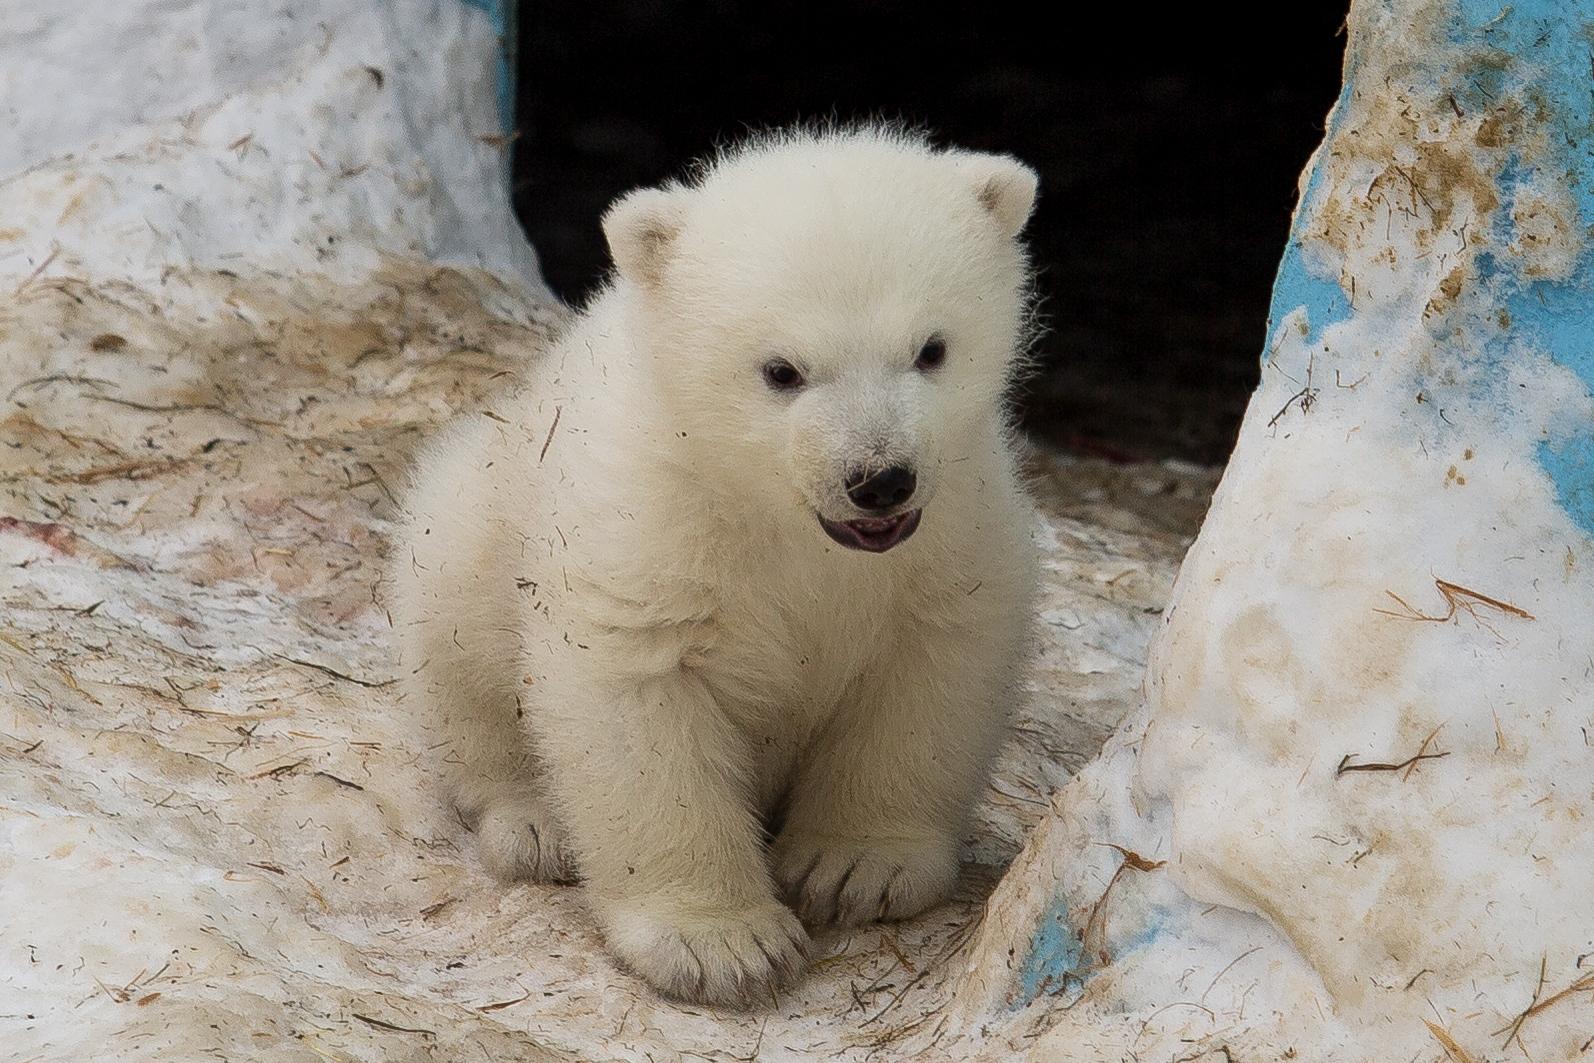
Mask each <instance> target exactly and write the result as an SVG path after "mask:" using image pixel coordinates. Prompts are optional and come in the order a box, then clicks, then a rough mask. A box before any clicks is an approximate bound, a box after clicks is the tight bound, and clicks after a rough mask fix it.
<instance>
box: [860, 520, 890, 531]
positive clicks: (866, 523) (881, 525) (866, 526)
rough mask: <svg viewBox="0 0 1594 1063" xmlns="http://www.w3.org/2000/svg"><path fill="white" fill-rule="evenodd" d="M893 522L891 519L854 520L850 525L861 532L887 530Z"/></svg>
mask: <svg viewBox="0 0 1594 1063" xmlns="http://www.w3.org/2000/svg"><path fill="white" fill-rule="evenodd" d="M893 523H894V522H893V521H891V520H855V521H853V522H852V526H853V527H854V528H857V529H858V530H859V531H863V532H883V531H886V530H888V529H889V528H890V527H891V525H892V524H893Z"/></svg>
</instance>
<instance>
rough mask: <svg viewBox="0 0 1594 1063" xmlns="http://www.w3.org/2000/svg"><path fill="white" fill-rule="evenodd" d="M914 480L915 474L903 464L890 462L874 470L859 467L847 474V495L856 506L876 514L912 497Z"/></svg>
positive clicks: (916, 479)
mask: <svg viewBox="0 0 1594 1063" xmlns="http://www.w3.org/2000/svg"><path fill="white" fill-rule="evenodd" d="M918 483H919V480H918V477H917V476H915V475H914V473H913V470H912V469H910V468H908V467H907V466H906V465H893V466H891V467H890V468H889V469H882V470H880V471H879V472H877V473H870V472H868V471H865V470H859V471H856V472H853V473H851V474H850V475H849V476H848V477H847V482H846V487H847V497H848V498H850V499H852V503H853V505H855V506H857V507H858V508H859V509H866V510H869V511H871V512H875V513H878V512H880V511H882V510H887V509H892V508H894V507H896V506H900V505H902V503H904V502H906V501H907V500H908V499H910V498H912V497H913V491H914V489H915V488H916V487H917V486H918Z"/></svg>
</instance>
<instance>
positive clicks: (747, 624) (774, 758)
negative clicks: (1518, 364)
mask: <svg viewBox="0 0 1594 1063" xmlns="http://www.w3.org/2000/svg"><path fill="white" fill-rule="evenodd" d="M902 597H903V596H902V595H901V594H900V592H899V591H898V590H897V588H896V587H895V586H893V584H892V583H891V582H890V581H883V580H878V579H869V578H863V579H851V580H849V579H845V578H834V577H829V578H827V576H826V575H824V574H821V575H815V574H813V573H812V572H810V573H808V574H807V578H802V577H801V576H794V575H793V574H791V573H786V572H772V573H766V574H764V575H763V576H761V577H758V578H753V579H749V580H747V581H746V582H745V583H744V584H743V585H742V586H741V588H740V589H739V591H738V592H737V593H735V594H730V595H726V596H724V597H723V598H722V600H721V602H720V609H719V611H718V616H717V617H716V623H715V625H714V636H713V638H712V639H711V641H710V644H709V645H708V646H707V647H706V652H705V653H704V655H703V659H702V661H701V666H700V667H701V674H703V675H704V677H705V678H706V679H708V681H709V683H710V685H711V686H712V687H713V688H714V689H715V691H716V693H717V695H718V698H719V701H720V704H721V708H722V709H723V710H724V711H725V712H726V714H727V715H728V716H730V717H731V719H732V720H734V721H735V722H736V723H737V725H738V726H740V727H741V728H742V730H743V731H744V733H745V734H746V735H747V738H748V741H749V745H750V747H751V748H752V750H753V753H754V756H755V759H757V760H758V762H759V763H760V769H761V770H760V775H761V776H762V777H763V779H764V780H768V781H770V783H771V785H773V780H774V779H776V778H778V777H781V776H784V774H785V773H786V772H787V771H788V770H789V768H790V765H791V763H792V762H793V760H794V758H796V757H797V756H798V755H799V754H800V753H801V751H802V749H803V748H805V747H806V746H807V745H808V744H809V742H810V741H811V740H812V739H813V737H814V736H815V735H816V734H818V733H819V732H820V731H821V730H822V729H823V728H824V727H825V725H826V724H827V723H828V722H829V721H830V720H831V719H832V718H833V717H834V715H835V714H836V712H837V711H838V710H839V709H840V708H842V707H843V706H845V705H847V704H848V703H850V701H851V699H852V698H854V697H855V696H856V694H857V691H858V690H859V689H860V687H861V686H862V685H863V683H864V681H865V680H866V679H867V677H868V675H869V673H870V671H871V670H872V669H874V668H878V667H880V663H881V661H882V660H885V659H887V658H888V655H889V654H891V653H892V652H893V650H894V648H895V647H896V646H897V643H898V640H899V639H900V637H901V631H902V624H903V622H904V618H903V616H902V609H901V604H902V601H901V600H902Z"/></svg>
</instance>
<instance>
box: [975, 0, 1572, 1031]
mask: <svg viewBox="0 0 1594 1063" xmlns="http://www.w3.org/2000/svg"><path fill="white" fill-rule="evenodd" d="M1349 28H1350V37H1349V50H1348V58H1347V63H1346V85H1345V92H1344V95H1343V96H1342V98H1341V99H1340V101H1339V103H1338V105H1337V106H1336V107H1335V109H1334V112H1333V115H1332V116H1331V120H1330V124H1329V130H1328V135H1327V139H1326V140H1325V142H1324V144H1323V146H1322V148H1321V149H1320V150H1319V151H1318V153H1317V155H1316V157H1315V158H1314V160H1313V162H1312V164H1311V166H1310V167H1309V168H1308V172H1307V177H1306V179H1305V186H1304V188H1303V193H1302V195H1303V198H1302V202H1301V205H1300V207H1299V210H1298V213H1297V217H1296V220H1295V225H1294V231H1293V235H1292V237H1291V241H1290V244H1289V247H1288V248H1287V250H1286V254H1285V258H1284V263H1283V266H1282V268H1281V270H1280V274H1279V279H1278V283H1277V286H1276V289H1275V298H1274V306H1273V315H1272V320H1271V322H1270V326H1269V328H1270V331H1269V335H1268V340H1267V348H1266V363H1265V370H1264V374H1263V383H1262V385H1261V387H1260V388H1259V389H1258V391H1257V393H1256V395H1255V396H1254V397H1253V399H1252V402H1251V405H1250V409H1249V413H1248V415H1247V417H1246V420H1245V423H1244V427H1243V429H1242V431H1241V436H1240V443H1239V446H1238V448H1237V450H1236V451H1235V454H1234V458H1233V460H1232V462H1231V464H1230V466H1229V468H1228V470H1227V472H1226V473H1225V475H1224V479H1223V482H1222V484H1221V486H1220V487H1219V489H1218V492H1217V495H1216V497H1215V499H1214V502H1213V507H1212V511H1211V513H1210V515H1209V517H1208V519H1207V521H1206V523H1205V525H1204V526H1203V528H1202V531H1201V535H1200V538H1199V539H1198V541H1197V543H1196V545H1195V546H1194V547H1193V548H1192V550H1191V552H1190V554H1189V556H1188V557H1187V558H1186V560H1185V563H1184V566H1183V568H1182V570H1181V572H1180V575H1179V581H1178V586H1177V589H1176V591H1175V594H1174V598H1173V602H1172V604H1171V605H1170V606H1169V609H1168V613H1167V621H1166V624H1165V626H1164V628H1163V630H1162V631H1161V632H1160V634H1159V635H1158V637H1157V641H1156V643H1155V645H1154V648H1153V652H1152V659H1151V664H1150V669H1149V674H1148V680H1147V690H1146V694H1147V707H1146V710H1145V712H1144V713H1143V714H1142V715H1141V716H1140V717H1139V718H1138V719H1136V720H1135V721H1134V722H1132V723H1130V724H1128V725H1126V726H1125V728H1124V729H1123V730H1122V731H1121V732H1120V733H1119V734H1118V735H1117V736H1116V737H1115V738H1114V739H1113V740H1112V741H1111V742H1110V743H1109V745H1108V751H1107V753H1106V754H1105V755H1104V757H1103V758H1102V760H1101V761H1100V762H1098V763H1097V764H1095V765H1092V767H1091V768H1090V769H1088V770H1087V771H1086V772H1085V773H1084V774H1083V776H1082V777H1081V778H1079V779H1078V780H1076V781H1075V782H1074V783H1073V784H1072V785H1071V786H1070V787H1069V788H1068V789H1067V790H1066V791H1064V793H1063V794H1062V795H1060V797H1059V798H1058V800H1057V802H1056V804H1055V806H1054V814H1053V816H1052V818H1051V819H1050V820H1049V821H1048V823H1047V824H1046V825H1045V827H1044V828H1043V829H1042V831H1041V832H1040V833H1039V834H1038V836H1037V838H1036V839H1035V840H1034V841H1033V842H1032V844H1031V846H1030V848H1029V849H1028V850H1027V852H1026V853H1025V854H1024V856H1023V857H1021V858H1020V861H1019V863H1018V864H1017V865H1016V867H1015V868H1014V870H1013V872H1012V873H1011V874H1010V875H1009V877H1008V879H1007V880H1006V881H1004V883H1003V884H1002V885H1001V887H1000V888H999V889H998V891H997V894H996V896H995V897H994V898H993V901H992V904H991V908H992V911H993V917H992V918H991V919H990V920H989V921H988V922H987V924H986V926H985V928H984V938H983V940H982V941H981V942H979V943H978V944H977V945H976V947H975V949H974V952H973V956H972V960H971V970H970V973H969V975H968V976H967V978H966V980H965V982H964V985H963V986H962V988H961V991H960V992H961V994H962V997H963V1000H962V1005H961V1006H962V1008H963V1009H964V1011H965V1013H966V1014H968V1015H970V1016H976V1015H979V1014H980V1013H981V1012H982V1010H983V1009H985V1008H988V1007H992V1006H999V1005H1001V1004H1022V1003H1024V1002H1025V1001H1035V1002H1036V1003H1034V1004H1031V1005H1030V1009H1031V1013H1032V1019H1033V1022H1034V1023H1035V1024H1036V1026H1035V1027H1032V1028H1041V1029H1044V1028H1048V1027H1049V1026H1052V1025H1055V1031H1054V1033H1053V1034H1052V1035H1051V1037H1050V1038H1049V1039H1045V1040H1043V1041H1042V1042H1039V1043H1038V1046H1037V1047H1035V1048H1034V1049H1033V1051H1034V1053H1035V1056H1036V1058H1047V1059H1074V1058H1078V1059H1099V1058H1118V1057H1119V1055H1123V1056H1124V1057H1125V1058H1127V1057H1128V1054H1129V1053H1134V1055H1135V1058H1141V1059H1166V1058H1172V1057H1173V1056H1174V1055H1178V1057H1179V1058H1184V1059H1197V1058H1208V1057H1209V1056H1210V1057H1211V1058H1219V1057H1220V1056H1222V1055H1225V1054H1227V1053H1228V1052H1232V1053H1233V1058H1246V1059H1250V1058H1304V1059H1334V1060H1346V1059H1366V1060H1394V1059H1412V1058H1417V1059H1443V1058H1447V1057H1448V1058H1450V1059H1454V1060H1457V1061H1462V1060H1481V1059H1486V1058H1496V1057H1503V1056H1504V1055H1506V1054H1510V1055H1511V1056H1513V1057H1515V1056H1516V1055H1517V1053H1518V1052H1519V1051H1521V1052H1522V1053H1524V1054H1525V1055H1526V1057H1527V1058H1531V1059H1535V1060H1540V1061H1543V1060H1568V1059H1573V1058H1579V1057H1580V1054H1582V1053H1587V1052H1589V1051H1590V1050H1591V1049H1590V1040H1589V1039H1590V1036H1591V1035H1594V1025H1591V1019H1590V1008H1591V1005H1594V889H1591V887H1590V883H1594V845H1591V844H1590V838H1591V834H1590V829H1591V823H1594V816H1591V813H1594V661H1591V659H1590V657H1589V645H1590V633H1591V632H1594V542H1591V539H1590V532H1591V530H1594V519H1591V517H1594V508H1591V505H1590V503H1591V492H1590V489H1589V484H1590V483H1591V482H1594V463H1591V461H1590V457H1591V456H1594V450H1591V444H1590V434H1591V428H1594V398H1591V396H1590V391H1589V387H1590V384H1591V383H1594V325H1591V322H1594V266H1591V254H1590V250H1589V246H1588V239H1589V234H1590V232H1591V226H1594V192H1591V190H1594V154H1591V153H1594V132H1591V130H1594V123H1591V111H1590V104H1591V96H1590V93H1589V91H1588V76H1589V70H1590V46H1591V42H1594V4H1590V3H1587V2H1578V3H1555V2H1523V0H1519V2H1517V3H1515V4H1510V5H1500V4H1494V3H1473V2H1438V0H1383V2H1378V0H1362V2H1358V3H1356V4H1355V6H1354V7H1353V9H1352V14H1351V19H1350V23H1349ZM1014 935H1019V936H1022V937H1024V938H1027V939H1030V941H1031V944H1030V946H1029V947H1028V948H1027V949H1026V950H1022V951H1020V952H1019V953H1017V954H1012V953H1010V951H1009V950H1010V949H1011V948H1012V939H1013V937H1014ZM1025 952H1027V953H1028V955H1027V957H1026V955H1025ZM1059 1001H1065V1002H1071V1003H1074V1005H1075V1006H1074V1007H1073V1008H1072V1010H1070V1011H1069V1012H1068V1013H1067V1014H1066V1015H1064V1016H1063V1017H1062V1018H1061V1019H1060V1020H1058V1019H1057V1016H1056V1015H1055V1009H1056V1006H1057V1004H1058V1002H1059ZM1049 1013H1050V1014H1049ZM1113 1013H1116V1014H1117V1015H1119V1016H1121V1018H1120V1019H1119V1020H1118V1022H1117V1023H1116V1027H1117V1030H1116V1034H1114V1035H1111V1036H1109V1037H1108V1038H1107V1039H1106V1041H1102V1040H1101V1039H1100V1038H1098V1039H1097V1041H1098V1042H1099V1043H1101V1044H1107V1043H1109V1042H1110V1047H1109V1048H1107V1049H1105V1050H1104V1051H1095V1050H1093V1051H1094V1054H1093V1051H1085V1050H1084V1049H1082V1048H1081V1047H1080V1045H1081V1041H1080V1036H1081V1033H1080V1031H1081V1029H1082V1028H1088V1027H1089V1026H1091V1024H1093V1023H1094V1024H1097V1025H1098V1026H1099V1024H1100V1023H1101V1020H1102V1018H1103V1017H1104V1016H1105V1015H1107V1014H1113ZM1039 1045H1044V1047H1040V1046H1039ZM1258 1052H1260V1053H1262V1054H1261V1056H1260V1057H1258V1056H1257V1055H1256V1053H1258ZM1115 1053H1116V1054H1115ZM1292 1053H1293V1055H1292Z"/></svg>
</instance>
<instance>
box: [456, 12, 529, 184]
mask: <svg viewBox="0 0 1594 1063" xmlns="http://www.w3.org/2000/svg"><path fill="white" fill-rule="evenodd" d="M460 2H461V3H463V4H464V5H465V6H466V7H474V8H476V9H477V10H479V11H484V12H486V14H487V18H488V20H489V21H490V22H491V23H492V27H493V32H494V33H495V34H497V35H498V92H497V96H498V127H499V129H500V131H501V132H502V133H503V134H504V135H505V136H509V135H510V134H512V133H513V132H514V131H515V53H516V44H517V42H516V27H517V22H516V16H517V13H518V7H519V3H520V0H460ZM508 157H509V153H508V152H505V153H504V158H505V159H506V160H507V159H508ZM505 165H506V166H507V165H508V164H507V162H506V163H505Z"/></svg>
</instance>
